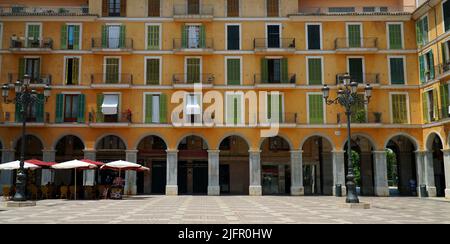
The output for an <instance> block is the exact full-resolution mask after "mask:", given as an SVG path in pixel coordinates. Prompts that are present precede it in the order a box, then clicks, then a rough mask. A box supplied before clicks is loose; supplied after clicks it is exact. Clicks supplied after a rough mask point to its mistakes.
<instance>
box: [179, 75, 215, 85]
mask: <svg viewBox="0 0 450 244" xmlns="http://www.w3.org/2000/svg"><path fill="white" fill-rule="evenodd" d="M214 80H215V77H214V74H209V73H205V74H173V76H172V83H173V85H174V86H185V85H188V86H193V85H195V84H202V85H207V86H212V85H213V84H214Z"/></svg>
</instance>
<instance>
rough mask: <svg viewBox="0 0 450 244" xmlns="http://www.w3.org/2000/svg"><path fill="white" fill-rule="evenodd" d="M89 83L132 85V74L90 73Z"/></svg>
mask: <svg viewBox="0 0 450 244" xmlns="http://www.w3.org/2000/svg"><path fill="white" fill-rule="evenodd" d="M91 85H133V75H132V74H126V73H97V74H91Z"/></svg>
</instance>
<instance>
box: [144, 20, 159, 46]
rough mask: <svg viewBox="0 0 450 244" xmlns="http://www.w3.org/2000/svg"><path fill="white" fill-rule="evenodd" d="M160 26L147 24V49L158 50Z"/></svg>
mask: <svg viewBox="0 0 450 244" xmlns="http://www.w3.org/2000/svg"><path fill="white" fill-rule="evenodd" d="M159 36H160V26H159V25H148V26H147V42H148V43H147V49H148V50H159V49H161V48H160V40H159Z"/></svg>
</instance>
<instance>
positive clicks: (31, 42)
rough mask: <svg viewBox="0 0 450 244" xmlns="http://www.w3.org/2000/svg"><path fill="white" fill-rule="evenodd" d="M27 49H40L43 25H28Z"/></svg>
mask: <svg viewBox="0 0 450 244" xmlns="http://www.w3.org/2000/svg"><path fill="white" fill-rule="evenodd" d="M27 29H28V30H27V47H29V48H38V47H39V46H40V38H41V25H36V24H28V25H27Z"/></svg>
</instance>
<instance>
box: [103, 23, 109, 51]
mask: <svg viewBox="0 0 450 244" xmlns="http://www.w3.org/2000/svg"><path fill="white" fill-rule="evenodd" d="M107 47H108V26H106V25H103V26H102V48H107Z"/></svg>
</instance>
